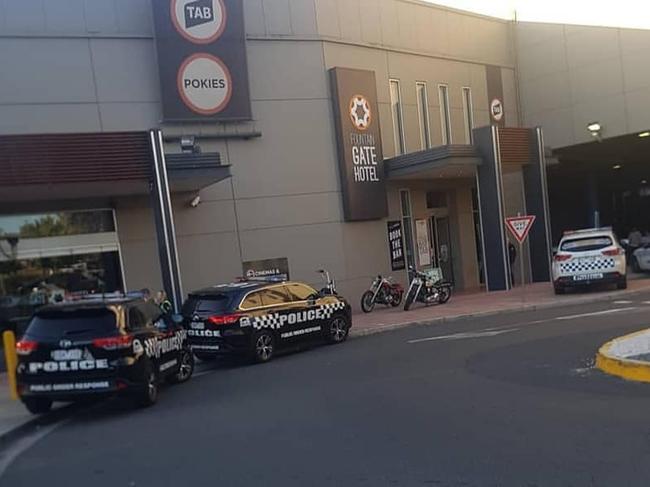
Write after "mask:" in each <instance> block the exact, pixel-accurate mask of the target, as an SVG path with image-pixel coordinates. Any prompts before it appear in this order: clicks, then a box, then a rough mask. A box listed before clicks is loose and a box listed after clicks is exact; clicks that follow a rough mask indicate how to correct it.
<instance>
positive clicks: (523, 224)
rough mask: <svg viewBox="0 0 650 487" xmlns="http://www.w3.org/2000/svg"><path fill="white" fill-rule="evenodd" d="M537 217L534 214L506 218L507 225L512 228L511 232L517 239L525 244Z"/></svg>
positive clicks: (509, 228)
mask: <svg viewBox="0 0 650 487" xmlns="http://www.w3.org/2000/svg"><path fill="white" fill-rule="evenodd" d="M535 218H536V217H535V216H534V215H527V216H515V217H510V218H506V226H507V227H508V230H510V233H512V235H513V236H514V237H515V238H516V239H517V242H519V243H520V244H523V243H524V241H525V240H526V237H528V233H529V232H530V229H531V228H532V226H533V223H535Z"/></svg>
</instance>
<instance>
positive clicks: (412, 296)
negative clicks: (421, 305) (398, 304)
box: [404, 289, 416, 311]
mask: <svg viewBox="0 0 650 487" xmlns="http://www.w3.org/2000/svg"><path fill="white" fill-rule="evenodd" d="M415 293H416V291H415V289H413V290H409V292H408V294H407V295H406V300H405V301H404V311H408V310H409V309H411V305H412V304H413V301H414V300H415Z"/></svg>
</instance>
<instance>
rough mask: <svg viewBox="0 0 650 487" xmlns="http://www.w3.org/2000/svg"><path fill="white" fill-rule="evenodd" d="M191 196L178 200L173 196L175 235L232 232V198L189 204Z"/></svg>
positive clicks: (233, 214)
mask: <svg viewBox="0 0 650 487" xmlns="http://www.w3.org/2000/svg"><path fill="white" fill-rule="evenodd" d="M191 198H192V197H191V196H190V197H187V198H184V199H181V200H179V198H178V197H175V198H174V221H175V223H176V235H177V236H179V237H180V236H183V235H207V234H211V233H222V232H234V231H235V230H236V224H235V209H234V205H233V202H232V200H225V201H202V202H201V204H200V205H199V206H197V207H196V208H192V207H191V206H190V205H189V200H191Z"/></svg>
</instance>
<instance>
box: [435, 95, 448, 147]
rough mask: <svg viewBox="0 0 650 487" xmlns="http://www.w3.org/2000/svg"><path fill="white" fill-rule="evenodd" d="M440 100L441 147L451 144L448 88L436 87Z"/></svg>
mask: <svg viewBox="0 0 650 487" xmlns="http://www.w3.org/2000/svg"><path fill="white" fill-rule="evenodd" d="M438 97H439V98H440V122H441V127H442V145H449V144H451V115H450V114H449V87H448V86H447V85H438Z"/></svg>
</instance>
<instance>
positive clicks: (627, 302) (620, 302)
mask: <svg viewBox="0 0 650 487" xmlns="http://www.w3.org/2000/svg"><path fill="white" fill-rule="evenodd" d="M633 302H634V301H614V304H632V303H633Z"/></svg>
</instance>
